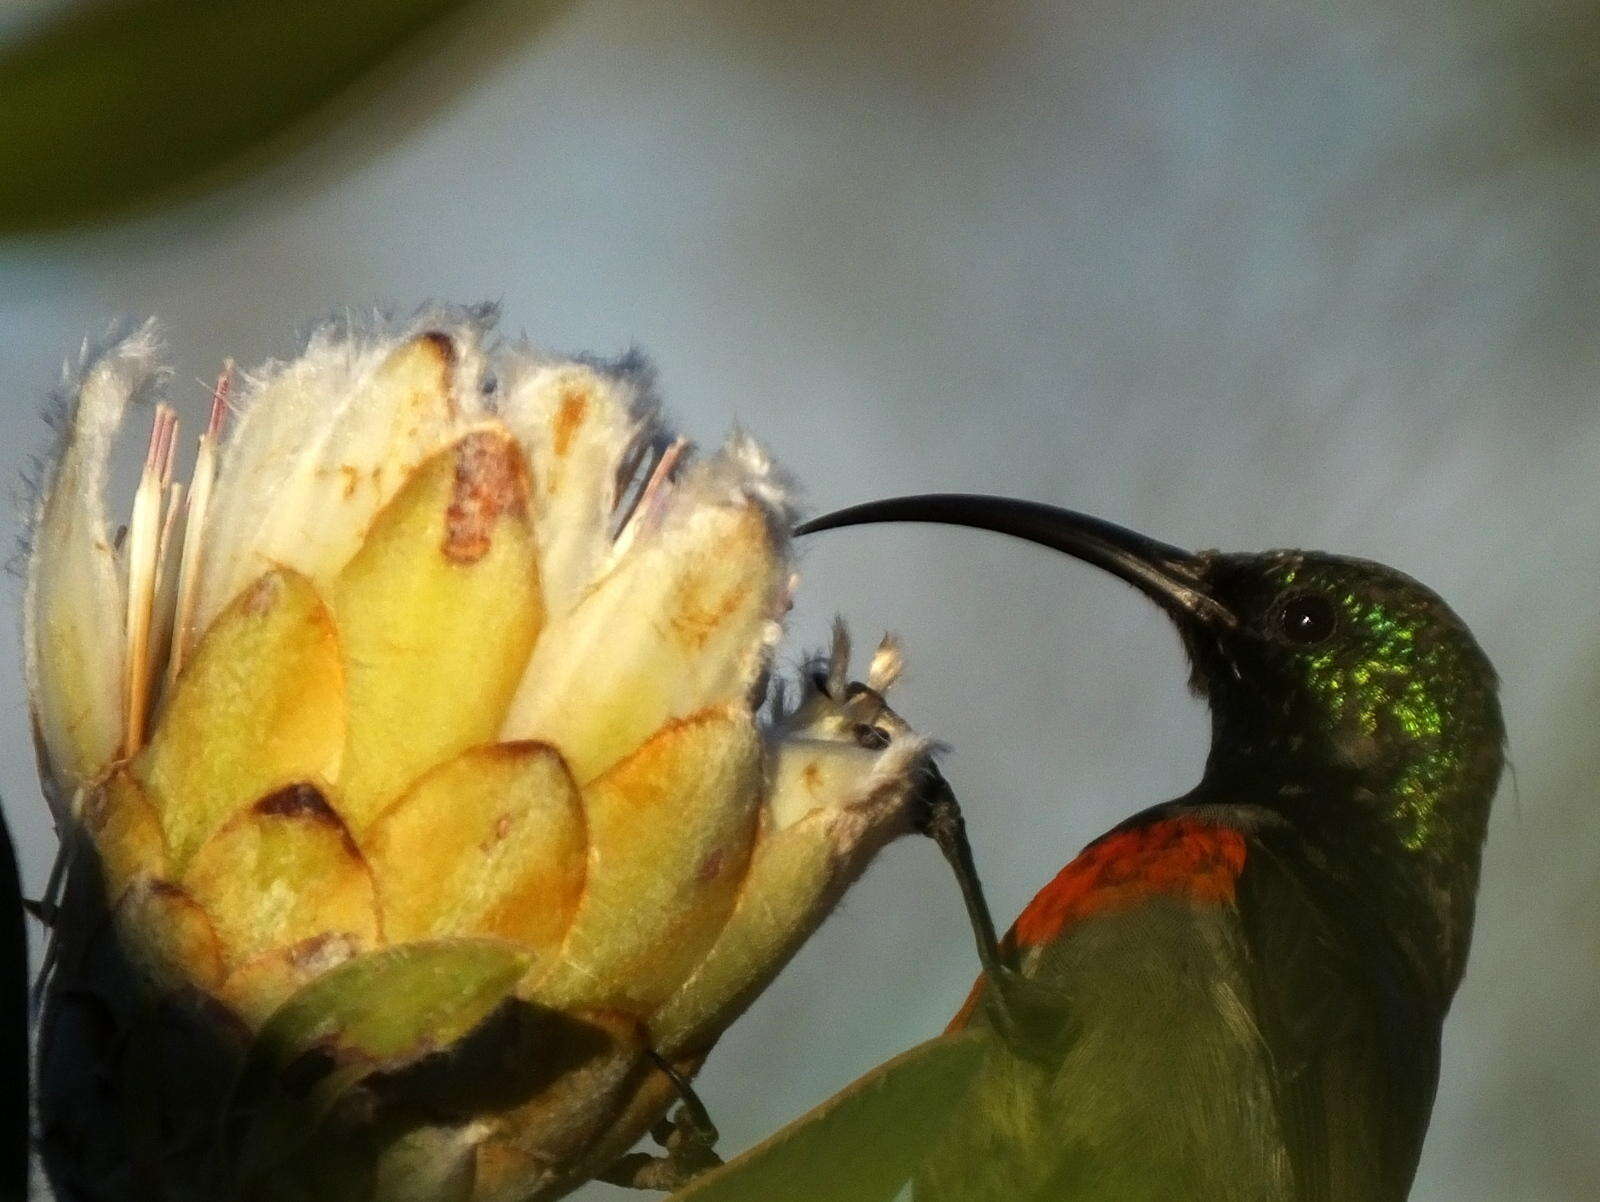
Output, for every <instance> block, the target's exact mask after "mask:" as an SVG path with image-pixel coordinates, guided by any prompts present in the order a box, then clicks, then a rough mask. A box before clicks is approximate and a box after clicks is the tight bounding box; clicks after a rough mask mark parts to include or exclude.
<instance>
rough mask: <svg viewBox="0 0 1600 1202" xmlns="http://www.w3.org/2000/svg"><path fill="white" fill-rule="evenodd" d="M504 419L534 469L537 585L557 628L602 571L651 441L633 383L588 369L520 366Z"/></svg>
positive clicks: (504, 401) (509, 382)
mask: <svg viewBox="0 0 1600 1202" xmlns="http://www.w3.org/2000/svg"><path fill="white" fill-rule="evenodd" d="M507 377H508V378H507V379H506V381H505V384H504V386H503V389H502V395H501V398H500V401H499V406H498V409H499V413H500V416H501V418H502V420H503V421H504V422H505V424H506V425H507V426H508V427H509V428H510V429H511V432H512V433H513V434H515V435H516V436H517V438H518V440H519V441H521V443H522V445H523V447H524V448H525V449H526V451H527V453H528V462H529V465H530V467H531V469H532V476H533V493H532V498H531V500H532V508H533V516H534V529H535V531H536V532H537V536H538V541H539V578H540V580H541V581H542V583H543V585H544V596H545V607H546V610H547V613H548V614H549V616H550V618H552V619H554V618H556V617H559V616H561V615H564V614H566V613H567V612H568V611H570V610H571V609H572V607H573V606H574V605H576V604H577V602H578V600H579V598H580V597H582V595H583V593H584V592H585V591H586V590H587V589H588V587H589V585H590V584H592V583H593V582H594V580H595V578H596V577H597V576H598V575H599V574H600V572H601V570H602V569H603V568H604V567H605V565H606V563H607V560H608V557H609V554H610V550H611V533H612V523H613V521H614V520H615V513H614V510H615V508H616V504H617V489H618V488H619V487H620V484H619V481H618V475H619V473H620V472H621V470H622V468H623V466H624V462H625V460H626V459H627V457H628V455H629V454H630V452H631V451H632V450H633V449H634V448H636V447H638V446H640V445H641V443H642V442H646V441H648V440H649V439H650V438H651V437H652V432H651V427H652V423H651V421H650V417H649V414H648V412H647V411H646V410H645V409H644V406H643V403H642V401H641V399H640V397H639V396H638V393H637V389H636V387H635V384H634V382H633V381H632V380H631V379H629V378H628V377H626V376H623V375H618V374H616V373H606V372H601V371H599V370H597V369H596V368H593V367H591V366H589V365H587V364H583V363H572V362H548V361H543V360H525V361H520V362H519V361H513V362H512V363H511V364H510V365H509V367H508V370H507Z"/></svg>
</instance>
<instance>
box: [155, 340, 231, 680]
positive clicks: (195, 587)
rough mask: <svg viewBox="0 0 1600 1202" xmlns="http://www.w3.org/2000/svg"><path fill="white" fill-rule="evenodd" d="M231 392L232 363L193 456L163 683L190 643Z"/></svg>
mask: <svg viewBox="0 0 1600 1202" xmlns="http://www.w3.org/2000/svg"><path fill="white" fill-rule="evenodd" d="M232 390H233V360H231V359H230V360H228V361H227V362H225V363H224V364H223V365H222V373H221V374H220V375H219V376H218V377H217V385H216V387H215V388H214V389H213V390H212V392H211V418H210V420H209V421H208V422H207V423H206V428H205V432H204V433H202V434H201V435H200V439H199V447H198V449H197V450H196V451H195V456H194V478H193V481H192V483H191V485H190V489H189V513H188V517H187V519H186V520H185V522H184V527H183V550H182V552H181V554H180V555H179V558H178V565H179V567H178V605H177V613H176V615H175V617H174V620H173V624H172V649H171V651H170V652H168V655H167V684H168V686H169V687H170V686H171V684H172V682H173V681H175V680H177V679H178V673H179V671H181V670H182V668H183V662H184V658H185V657H186V656H187V654H188V651H189V647H190V645H191V644H192V643H193V641H194V637H195V630H194V617H195V606H196V603H197V602H198V600H199V596H200V568H201V557H202V552H203V550H204V546H203V543H202V538H203V536H204V534H205V527H206V510H207V508H208V507H209V505H210V502H211V484H212V480H213V478H214V477H215V475H216V470H217V467H216V461H217V442H218V440H219V439H220V438H221V437H222V425H223V422H224V421H225V420H226V419H227V416H228V396H229V394H230V393H231V392H232Z"/></svg>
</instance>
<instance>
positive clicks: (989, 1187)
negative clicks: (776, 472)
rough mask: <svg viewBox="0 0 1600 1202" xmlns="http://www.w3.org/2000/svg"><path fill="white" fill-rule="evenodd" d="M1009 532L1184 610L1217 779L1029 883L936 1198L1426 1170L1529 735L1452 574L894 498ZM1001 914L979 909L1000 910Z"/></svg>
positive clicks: (1270, 1189)
mask: <svg viewBox="0 0 1600 1202" xmlns="http://www.w3.org/2000/svg"><path fill="white" fill-rule="evenodd" d="M908 521H915V522H939V523H947V524H953V525H959V526H970V527H978V528H981V529H987V530H994V531H999V532H1002V533H1005V534H1010V535H1014V536H1016V537H1019V538H1023V539H1027V540H1029V541H1031V542H1035V543H1040V544H1043V545H1045V546H1048V547H1053V548H1055V549H1057V550H1060V551H1064V552H1066V553H1067V554H1068V555H1071V556H1074V557H1076V558H1078V559H1081V560H1085V561H1087V562H1089V563H1091V564H1095V565H1097V566H1099V567H1100V568H1102V569H1104V570H1106V571H1108V572H1110V573H1112V574H1113V575H1115V576H1118V577H1120V578H1121V579H1122V580H1124V581H1126V582H1127V583H1129V584H1131V585H1133V586H1134V587H1135V588H1136V589H1138V590H1139V591H1140V592H1141V593H1143V594H1144V595H1145V596H1146V597H1148V598H1149V599H1150V600H1152V601H1154V602H1155V603H1156V604H1157V605H1158V606H1160V607H1161V609H1162V610H1164V611H1165V612H1166V614H1167V615H1168V616H1169V617H1170V618H1171V619H1172V621H1173V623H1174V624H1175V625H1176V627H1177V629H1178V632H1179V635H1180V636H1181V638H1182V642H1183V645H1184V648H1185V650H1186V651H1187V654H1188V658H1189V662H1190V664H1191V666H1192V675H1191V678H1190V683H1191V686H1192V688H1193V689H1194V690H1195V692H1197V693H1198V694H1199V695H1200V696H1202V697H1203V698H1204V699H1205V700H1206V701H1207V703H1208V704H1209V708H1210V711H1211V732H1212V733H1211V749H1210V753H1209V756H1208V758H1207V760H1206V764H1205V771H1204V774H1203V775H1202V777H1201V780H1200V782H1199V784H1197V785H1196V786H1195V787H1194V788H1193V789H1192V790H1190V791H1189V792H1188V793H1186V794H1184V795H1183V796H1182V797H1178V798H1175V799H1174V800H1172V801H1167V802H1162V803H1160V804H1158V805H1153V806H1150V807H1149V808H1146V809H1143V810H1140V811H1139V812H1138V813H1136V814H1134V815H1133V817H1131V818H1129V819H1127V820H1126V821H1124V822H1123V823H1121V824H1120V825H1118V826H1116V827H1115V828H1113V829H1112V830H1110V831H1109V832H1107V833H1106V834H1104V835H1102V836H1101V837H1100V838H1098V839H1096V840H1095V841H1093V842H1092V843H1090V844H1089V845H1088V846H1087V847H1086V848H1085V849H1084V850H1083V851H1082V852H1081V853H1079V855H1078V856H1077V858H1076V859H1074V860H1072V861H1071V862H1070V863H1069V864H1068V865H1067V866H1066V867H1065V868H1064V869H1062V871H1061V872H1060V874H1059V875H1057V876H1056V877H1055V879H1054V880H1052V881H1051V882H1050V883H1049V884H1047V885H1046V886H1045V887H1044V888H1043V889H1042V890H1040V892H1039V893H1038V895H1037V896H1036V897H1035V898H1034V899H1033V900H1032V902H1030V903H1029V904H1028V906H1027V907H1026V908H1025V909H1024V910H1023V912H1022V913H1021V915H1020V916H1019V917H1018V918H1017V920H1016V923H1015V925H1013V926H1012V928H1011V929H1010V932H1009V933H1008V934H1007V935H1006V936H1005V937H1004V939H1003V940H1001V942H1000V946H999V948H998V949H996V953H997V958H998V961H999V962H1000V964H1001V965H1002V966H1004V969H1003V971H1002V972H1001V973H999V974H996V973H989V974H987V975H986V976H985V977H984V978H982V979H980V981H979V982H978V984H977V985H976V986H975V987H974V989H973V993H972V996H971V997H970V998H969V999H968V1003H967V1005H966V1006H965V1007H964V1008H963V1010H962V1011H961V1013H960V1014H958V1015H957V1017H956V1019H955V1020H954V1022H953V1023H952V1027H953V1028H962V1027H970V1028H982V1027H989V1028H999V1029H1001V1030H1002V1031H1003V1032H1004V1035H1005V1037H1004V1038H1001V1039H997V1040H994V1041H993V1042H992V1047H993V1051H991V1053H990V1054H989V1055H988V1058H987V1060H986V1061H985V1063H984V1065H983V1067H982V1068H981V1070H980V1071H979V1073H978V1076H977V1079H976V1082H975V1084H974V1085H973V1086H972V1089H971V1093H970V1095H969V1096H967V1097H966V1099H965V1101H964V1103H963V1105H962V1106H961V1107H960V1108H959V1113H960V1117H959V1119H958V1121H956V1122H955V1123H954V1124H953V1125H952V1126H950V1127H949V1128H948V1129H945V1130H942V1131H935V1132H930V1133H929V1148H928V1152H927V1155H926V1157H925V1158H924V1161H923V1164H922V1167H921V1169H920V1170H919V1172H918V1175H917V1180H916V1184H915V1197H916V1199H917V1202H1001V1200H1004V1202H1046V1200H1048V1202H1079V1200H1083V1202H1088V1200H1090V1199H1093V1200H1094V1202H1178V1200H1183V1202H1196V1200H1200V1199H1204V1200H1206V1202H1224V1200H1225V1202H1390V1200H1399V1199H1404V1198H1405V1197H1406V1195H1407V1193H1408V1192H1409V1190H1410V1187H1411V1182H1412V1179H1413V1177H1414V1175H1415V1173H1416V1168H1417V1161H1418V1157H1419V1155H1420V1153H1421V1149H1422V1143H1423V1137H1424V1135H1425V1133H1426V1131H1427V1126H1428V1118H1429V1113H1430V1111H1431V1110H1432V1107H1433V1100H1434V1093H1435V1090H1436V1088H1437V1085H1438V1080H1439V1058H1440V1052H1439V1048H1440V1034H1441V1029H1442V1026H1443V1022H1444V1017H1445V1013H1446V1011H1447V1010H1448V1008H1449V1005H1450V1001H1451V998H1452V996H1453V995H1454V993H1455V991H1456V987H1457V985H1458V984H1459V983H1460V981H1461V976H1462V971H1463V968H1464V966H1465V963H1466V958H1467V950H1468V945H1469V942H1470V939H1471V933H1472V921H1473V909H1474V903H1475V900H1476V895H1477V889H1478V876H1479V866H1480V860H1481V851H1482V845H1483V841H1484V836H1485V832H1486V827H1487V822H1488V816H1489V807H1490V803H1491V800H1492V798H1493V795H1494V793H1495V790H1496V788H1497V786H1498V783H1499V780H1500V775H1501V770H1502V766H1503V762H1504V743H1505V728H1504V725H1503V722H1502V718H1501V713H1500V705H1499V701H1498V699H1497V696H1496V684H1497V680H1496V675H1495V671H1494V668H1493V667H1492V666H1491V665H1490V663H1489V660H1488V658H1487V657H1486V656H1485V655H1484V652H1483V651H1482V649H1481V648H1480V647H1479V646H1478V643H1477V641H1476V640H1475V639H1474V638H1473V636H1472V633H1471V631H1469V630H1468V629H1467V627H1466V625H1465V624H1464V623H1463V622H1462V621H1461V619H1460V618H1459V617H1457V616H1456V614H1455V613H1454V612H1453V611H1452V610H1451V609H1450V608H1449V607H1448V606H1447V605H1446V604H1445V603H1444V602H1443V601H1442V600H1441V599H1440V598H1439V597H1438V596H1437V595H1436V594H1434V593H1433V592H1431V591H1430V590H1429V589H1427V588H1425V587H1424V586H1422V585H1421V584H1419V583H1417V582H1416V581H1415V580H1413V579H1411V578H1410V577H1409V576H1406V575H1405V574H1403V573H1401V572H1399V571H1396V570H1395V569H1393V568H1390V567H1386V566H1384V565H1383V564H1379V563H1373V562H1370V561H1366V560H1360V559H1350V558H1344V557H1341V556H1335V555H1328V554H1323V553H1320V552H1310V551H1297V550H1280V551H1267V552H1262V553H1243V554H1239V553H1221V552H1216V551H1205V552H1200V553H1190V552H1187V551H1183V550H1180V549H1179V548H1177V547H1172V546H1167V545H1165V544H1163V543H1160V542H1156V541H1154V540H1152V539H1150V538H1147V537H1144V536H1143V535H1139V534H1135V533H1133V532H1132V531H1129V530H1125V529H1123V528H1121V527H1119V526H1115V525H1112V524H1111V523H1108V522H1105V521H1102V520H1099V519H1097V518H1092V517H1088V516H1085V515H1082V514H1078V513H1073V512H1069V511H1067V510H1063V509H1057V508H1054V507H1052V506H1048V505H1043V504H1038V503H1034V502H1029V501H1022V500H1013V499H1007V498H1001V497H982V496H963V495H951V494H939V495H929V496H917V497H902V498H897V499H893V500H885V501H877V502H872V503H868V504H865V505H859V506H856V507H854V508H850V509H845V510H841V511H840V512H838V513H834V514H830V515H828V516H826V517H822V518H818V519H816V520H814V521H812V522H810V523H808V524H807V525H805V526H803V527H802V528H801V530H802V532H803V533H809V532H813V531H818V530H826V529H834V528H838V527H843V526H853V525H860V524H864V523H873V522H908ZM980 942H981V933H980Z"/></svg>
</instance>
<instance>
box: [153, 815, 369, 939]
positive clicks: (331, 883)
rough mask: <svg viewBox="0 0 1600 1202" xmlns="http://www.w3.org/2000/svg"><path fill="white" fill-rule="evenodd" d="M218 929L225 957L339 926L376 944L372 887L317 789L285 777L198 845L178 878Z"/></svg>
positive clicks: (331, 931) (363, 864) (362, 864)
mask: <svg viewBox="0 0 1600 1202" xmlns="http://www.w3.org/2000/svg"><path fill="white" fill-rule="evenodd" d="M181 884H182V885H183V887H184V888H185V889H186V890H188V892H189V894H190V896H192V897H193V898H194V899H195V901H197V902H198V903H199V904H200V905H201V906H203V907H204V908H205V911H206V913H207V914H209V915H210V916H211V922H212V925H213V926H214V927H215V928H216V932H217V938H218V940H219V941H220V943H221V947H222V958H223V963H224V965H225V966H226V967H228V968H230V969H231V968H234V967H237V966H239V965H241V964H243V963H245V962H246V961H249V960H251V959H254V958H255V957H257V956H259V955H261V954H262V953H263V952H269V951H272V950H273V949H275V948H285V947H289V946H291V945H293V944H298V943H301V942H303V941H304V940H307V939H315V938H317V937H319V936H324V935H329V934H336V935H341V936H345V937H348V938H349V939H350V940H352V941H353V942H354V943H355V944H356V946H357V948H358V949H366V948H370V947H374V946H376V945H377V943H378V906H377V893H376V890H375V889H374V887H373V883H372V873H371V872H370V871H369V870H368V868H367V863H366V860H365V858H364V857H363V856H362V854H361V852H360V850H359V849H358V848H357V847H356V844H355V840H354V839H352V838H351V837H350V832H349V830H348V829H346V827H345V825H344V823H343V822H342V821H340V819H339V815H338V814H337V813H336V812H335V811H334V809H333V807H332V806H330V805H329V804H328V802H327V801H326V799H325V798H324V797H323V795H322V793H321V792H320V791H319V790H318V789H317V788H315V787H313V786H312V785H309V784H294V785H288V786H286V787H284V788H282V789H279V790H277V791H276V792H274V793H271V794H269V795H268V796H266V797H263V798H262V799H261V800H260V801H258V802H256V803H255V804H254V805H252V806H251V807H250V808H249V809H248V810H246V811H244V812H243V813H241V814H238V815H236V816H234V817H233V818H231V819H230V820H229V821H228V822H226V823H224V824H223V826H222V827H221V828H219V829H218V830H217V832H216V833H215V834H214V835H212V836H211V837H210V838H209V839H207V840H206V841H205V842H204V843H202V844H201V845H200V847H199V849H198V850H197V851H196V852H195V853H194V858H193V859H191V860H190V861H189V866H188V868H187V870H186V871H185V872H184V874H183V878H182V881H181Z"/></svg>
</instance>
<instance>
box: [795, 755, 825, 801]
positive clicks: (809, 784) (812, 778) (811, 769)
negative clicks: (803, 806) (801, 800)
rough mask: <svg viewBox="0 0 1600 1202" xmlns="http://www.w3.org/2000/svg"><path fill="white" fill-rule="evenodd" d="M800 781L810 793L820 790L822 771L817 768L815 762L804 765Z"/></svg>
mask: <svg viewBox="0 0 1600 1202" xmlns="http://www.w3.org/2000/svg"><path fill="white" fill-rule="evenodd" d="M800 779H801V780H802V781H804V782H805V786H806V788H807V789H809V790H810V791H811V792H812V793H815V792H816V791H817V790H818V789H820V788H822V769H821V768H820V767H818V765H817V761H816V760H811V761H809V762H808V763H807V764H806V766H805V767H804V768H803V769H802V770H801V772H800Z"/></svg>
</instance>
